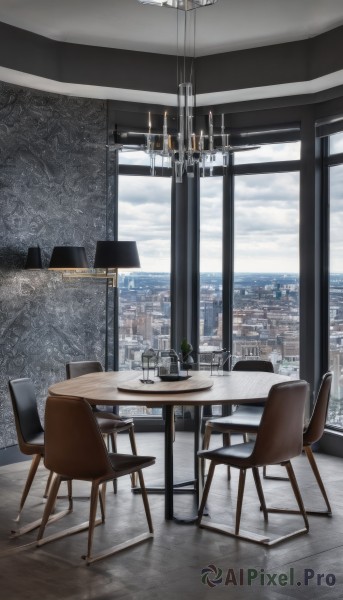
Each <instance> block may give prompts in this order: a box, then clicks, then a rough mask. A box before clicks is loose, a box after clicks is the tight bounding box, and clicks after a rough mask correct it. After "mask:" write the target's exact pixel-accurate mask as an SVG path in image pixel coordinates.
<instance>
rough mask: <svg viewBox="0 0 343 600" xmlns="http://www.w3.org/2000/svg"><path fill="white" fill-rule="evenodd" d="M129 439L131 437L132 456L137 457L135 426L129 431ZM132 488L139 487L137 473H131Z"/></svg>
mask: <svg viewBox="0 0 343 600" xmlns="http://www.w3.org/2000/svg"><path fill="white" fill-rule="evenodd" d="M129 437H130V444H131V450H132V454H134V455H135V456H137V446H136V437H135V431H134V428H133V426H132V427H130V429H129ZM131 487H132V488H135V487H137V473H131Z"/></svg>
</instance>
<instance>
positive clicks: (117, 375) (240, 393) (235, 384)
mask: <svg viewBox="0 0 343 600" xmlns="http://www.w3.org/2000/svg"><path fill="white" fill-rule="evenodd" d="M140 376H141V373H140V372H138V371H109V372H107V373H105V372H103V373H90V374H88V375H82V376H81V377H75V378H74V379H69V380H67V381H62V382H61V383H56V384H54V385H52V386H51V387H50V388H49V394H50V395H52V396H73V397H78V398H85V399H86V400H88V401H89V402H90V404H102V405H112V406H113V405H119V404H120V405H123V406H125V405H130V404H134V405H141V406H148V407H154V406H156V407H157V406H158V407H160V406H167V405H175V404H177V405H183V406H195V405H197V404H199V405H210V404H226V403H228V404H248V403H249V402H254V401H264V400H266V398H267V397H268V394H269V391H270V388H271V387H272V386H273V385H274V384H277V383H282V382H285V381H289V380H290V379H289V377H286V376H283V375H276V374H274V373H263V372H260V371H231V372H227V373H225V374H221V375H212V376H210V375H209V373H208V372H206V371H193V372H192V378H191V379H189V380H187V381H192V380H193V382H194V383H195V382H197V383H200V385H202V384H204V387H205V388H206V389H201V390H196V391H185V392H180V391H178V393H173V389H172V386H175V382H171V383H170V382H163V384H162V383H161V382H160V380H159V379H158V378H156V382H158V385H163V387H164V386H165V389H166V391H165V392H163V393H161V394H158V393H156V392H155V393H151V394H150V393H148V392H147V391H146V390H145V391H144V393H143V394H140V393H137V389H135V390H134V389H133V387H134V382H136V383H137V384H138V383H139V378H140ZM206 383H209V384H210V383H212V384H213V385H212V386H211V387H208V386H207V385H206ZM126 384H128V386H127V387H128V390H125V391H124V390H123V389H118V386H119V387H122V386H126ZM132 384H133V387H132V389H130V385H131V386H132ZM142 385H143V384H142ZM145 385H146V384H145ZM154 385H155V384H154ZM136 387H137V385H136ZM151 387H153V385H152V386H151Z"/></svg>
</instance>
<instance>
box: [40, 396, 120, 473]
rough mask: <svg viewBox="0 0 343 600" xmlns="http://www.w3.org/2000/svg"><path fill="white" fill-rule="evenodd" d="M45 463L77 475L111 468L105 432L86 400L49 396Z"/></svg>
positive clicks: (46, 416)
mask: <svg viewBox="0 0 343 600" xmlns="http://www.w3.org/2000/svg"><path fill="white" fill-rule="evenodd" d="M44 464H45V466H46V468H47V469H49V470H50V471H54V472H55V473H57V474H59V475H63V476H65V477H72V478H75V479H93V478H96V477H101V476H102V475H104V474H105V473H107V472H108V471H109V470H110V469H111V464H110V462H109V458H108V453H107V450H106V446H105V443H104V440H103V436H102V434H101V431H100V429H99V426H98V424H97V421H96V419H95V417H94V413H93V411H92V409H91V407H90V405H89V404H88V402H87V401H86V400H83V399H82V398H70V397H67V396H65V397H57V396H49V397H48V399H47V401H46V407H45V456H44Z"/></svg>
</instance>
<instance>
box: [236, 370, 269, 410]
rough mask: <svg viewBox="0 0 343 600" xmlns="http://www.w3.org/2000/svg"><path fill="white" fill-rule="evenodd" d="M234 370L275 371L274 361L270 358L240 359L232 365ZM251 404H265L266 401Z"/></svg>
mask: <svg viewBox="0 0 343 600" xmlns="http://www.w3.org/2000/svg"><path fill="white" fill-rule="evenodd" d="M232 370H233V371H263V372H265V373H274V367H273V363H271V362H270V361H269V360H238V361H237V362H236V364H235V365H234V366H233V367H232ZM250 406H264V402H254V403H251V404H250Z"/></svg>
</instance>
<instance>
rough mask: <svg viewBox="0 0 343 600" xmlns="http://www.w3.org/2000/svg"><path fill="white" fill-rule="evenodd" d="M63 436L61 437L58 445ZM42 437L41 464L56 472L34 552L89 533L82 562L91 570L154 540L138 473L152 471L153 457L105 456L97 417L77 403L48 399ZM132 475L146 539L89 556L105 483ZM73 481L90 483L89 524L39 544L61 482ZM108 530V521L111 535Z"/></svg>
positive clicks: (85, 404)
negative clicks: (144, 520) (136, 479)
mask: <svg viewBox="0 0 343 600" xmlns="http://www.w3.org/2000/svg"><path fill="white" fill-rule="evenodd" d="M74 423H77V424H78V435H77V436H75V430H74ZM61 431H63V437H62V439H61ZM45 432H46V433H45V457H44V462H45V466H46V468H47V469H50V470H51V471H53V472H54V476H53V481H52V484H51V487H50V491H49V497H48V501H47V504H46V508H45V511H44V515H43V518H42V523H41V526H40V529H39V532H38V538H37V545H38V546H41V545H43V544H46V543H47V542H50V541H53V540H57V539H60V538H62V537H65V536H68V535H70V534H72V533H73V534H74V533H76V532H78V531H83V530H85V529H88V548H87V554H86V555H85V556H83V557H82V558H84V559H85V560H86V562H87V564H90V563H92V562H95V561H97V560H100V559H103V558H105V557H107V556H110V555H112V554H115V553H116V552H119V551H122V550H123V549H124V548H128V547H129V546H133V545H136V544H139V543H141V542H143V541H144V540H147V539H149V538H151V537H152V536H153V525H152V520H151V515H150V509H149V502H148V496H147V493H146V489H145V486H144V479H143V474H142V469H144V468H146V467H149V466H151V465H153V464H154V463H155V457H152V456H134V455H132V454H117V453H116V454H113V453H109V452H108V451H107V449H106V446H105V443H104V439H103V436H102V432H101V431H100V429H99V426H98V422H97V419H96V415H95V413H94V412H93V411H92V409H91V407H90V405H89V403H88V402H87V401H86V400H83V399H81V398H69V397H56V396H51V397H49V398H48V399H47V402H46V411H45ZM133 473H138V477H139V482H140V487H141V493H142V498H143V503H144V508H145V514H146V518H147V522H148V527H149V533H144V534H141V535H139V536H137V537H135V538H133V539H131V540H128V541H127V542H124V543H121V544H118V545H117V546H112V547H111V548H108V549H107V550H105V551H102V552H100V553H98V554H95V555H93V554H92V543H93V534H94V527H95V525H98V524H100V522H102V523H104V522H105V493H106V482H107V481H111V480H113V479H118V478H119V477H122V476H124V475H131V474H133ZM73 479H76V480H80V481H90V482H91V483H92V488H91V498H90V513H89V521H87V522H86V523H82V524H80V525H77V526H74V527H71V528H69V529H66V530H64V531H61V532H58V533H54V534H52V535H51V536H47V537H46V538H43V535H44V531H45V527H46V524H47V523H48V520H49V515H50V513H51V511H52V509H53V507H54V505H55V502H56V498H57V494H58V490H59V487H60V484H61V482H62V481H71V480H73ZM100 486H101V490H100ZM98 497H99V500H100V509H101V520H100V521H99V520H96V511H97V504H98ZM130 517H131V519H132V520H134V519H135V518H136V517H135V515H133V514H131V515H130ZM112 526H113V523H112V520H111V530H112Z"/></svg>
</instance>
